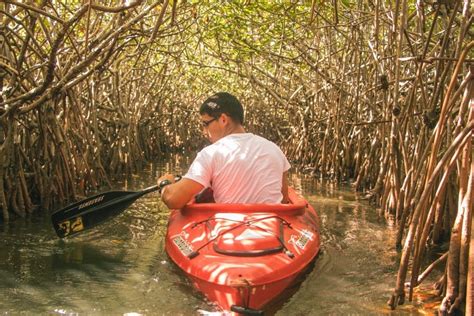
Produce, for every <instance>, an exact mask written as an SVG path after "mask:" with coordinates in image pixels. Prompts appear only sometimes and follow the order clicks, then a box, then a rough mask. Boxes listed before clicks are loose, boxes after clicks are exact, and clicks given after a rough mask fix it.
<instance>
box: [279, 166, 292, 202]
mask: <svg viewBox="0 0 474 316" xmlns="http://www.w3.org/2000/svg"><path fill="white" fill-rule="evenodd" d="M281 194H283V200H281V203H283V204H286V203H289V202H290V198H289V197H288V171H285V172H283V179H282V181H281Z"/></svg>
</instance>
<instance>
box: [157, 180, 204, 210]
mask: <svg viewBox="0 0 474 316" xmlns="http://www.w3.org/2000/svg"><path fill="white" fill-rule="evenodd" d="M164 180H167V181H169V182H170V183H171V184H168V185H165V186H163V187H162V188H161V200H162V201H163V202H164V203H165V204H166V206H168V208H170V209H177V208H182V207H183V206H185V205H186V204H187V203H188V202H189V201H191V199H192V198H193V197H194V195H196V194H198V193H199V192H200V191H201V190H202V189H204V186H203V185H202V184H200V183H198V182H196V181H194V180H190V179H186V178H183V179H181V180H180V181H178V182H176V181H175V176H174V175H172V174H164V175H162V176H161V177H159V178H158V185H160V183H161V182H162V181H164Z"/></svg>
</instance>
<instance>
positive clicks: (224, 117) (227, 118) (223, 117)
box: [221, 113, 231, 124]
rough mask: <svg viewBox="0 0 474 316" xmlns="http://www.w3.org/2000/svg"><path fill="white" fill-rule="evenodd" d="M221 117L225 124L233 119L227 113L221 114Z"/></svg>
mask: <svg viewBox="0 0 474 316" xmlns="http://www.w3.org/2000/svg"><path fill="white" fill-rule="evenodd" d="M221 118H222V123H224V124H228V123H229V122H230V120H231V118H230V116H229V115H227V114H225V113H222V114H221Z"/></svg>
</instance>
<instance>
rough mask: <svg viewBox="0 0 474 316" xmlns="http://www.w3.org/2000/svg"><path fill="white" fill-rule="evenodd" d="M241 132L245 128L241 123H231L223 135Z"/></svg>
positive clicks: (243, 131)
mask: <svg viewBox="0 0 474 316" xmlns="http://www.w3.org/2000/svg"><path fill="white" fill-rule="evenodd" d="M242 133H245V129H244V127H243V126H242V125H240V124H232V125H229V128H228V129H227V130H226V133H225V136H228V135H231V134H242Z"/></svg>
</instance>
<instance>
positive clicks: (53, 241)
mask: <svg viewBox="0 0 474 316" xmlns="http://www.w3.org/2000/svg"><path fill="white" fill-rule="evenodd" d="M185 165H186V162H185V164H184V166H185ZM183 170H185V167H183V168H180V166H179V165H178V166H177V165H176V163H175V162H174V161H169V162H168V163H167V164H163V165H161V166H154V165H150V166H149V168H148V169H147V171H146V173H144V174H143V175H141V176H140V177H136V178H132V179H129V180H127V181H124V182H121V183H119V182H118V183H116V187H115V188H116V189H124V188H125V189H128V190H138V189H142V188H145V187H148V186H150V185H152V184H154V183H155V179H156V178H157V175H158V174H161V173H163V172H175V171H176V173H183ZM291 183H292V185H293V186H294V187H295V188H296V189H297V190H298V191H301V192H303V194H304V195H305V196H306V197H307V198H308V200H309V202H310V203H311V204H312V205H313V206H314V207H315V209H316V210H317V211H318V212H319V214H320V218H321V222H322V236H321V238H322V247H323V248H322V252H321V254H320V255H319V257H318V260H317V261H316V262H315V267H314V269H313V270H312V271H311V272H310V273H309V274H308V275H307V276H306V279H305V281H304V282H303V283H302V285H301V288H300V289H299V290H297V289H294V290H295V291H296V292H295V293H294V295H293V296H291V297H290V298H288V299H287V300H286V301H284V302H283V303H281V304H279V306H278V307H277V310H276V311H275V310H273V311H272V312H271V313H274V312H275V313H276V314H277V315H347V314H350V315H417V314H422V311H420V310H419V309H418V307H420V306H421V305H422V303H421V302H417V303H416V304H415V305H412V304H408V305H406V306H402V307H401V308H398V309H397V310H396V311H390V310H389V309H387V307H386V305H385V302H386V299H387V297H388V293H389V291H390V290H391V289H392V287H393V285H394V278H395V275H396V274H395V272H396V264H397V263H398V254H397V253H396V252H395V250H394V247H393V244H394V238H395V231H394V230H393V227H391V226H387V224H386V223H385V221H384V219H381V218H379V217H378V215H377V212H376V210H375V209H373V208H372V207H371V206H370V205H368V204H367V203H366V201H359V200H358V199H357V198H356V196H355V195H354V194H353V193H352V192H351V190H350V188H348V187H338V186H336V185H334V184H333V183H324V182H318V181H315V180H314V179H312V178H309V177H305V176H303V175H299V174H294V175H292V178H291ZM167 218H168V210H167V209H166V208H165V207H164V206H163V205H162V204H161V203H160V202H159V201H158V198H157V195H156V194H149V195H146V196H144V197H143V198H141V199H140V200H138V201H137V202H136V203H134V204H133V205H132V206H131V207H130V209H129V210H127V211H126V212H124V213H123V214H121V215H120V216H118V217H116V218H114V219H113V220H111V221H108V222H106V223H103V224H102V225H100V226H98V227H97V228H95V229H92V230H91V231H88V232H86V233H84V234H80V235H77V236H76V237H74V238H71V239H69V240H65V241H61V240H58V239H57V237H56V236H55V234H54V231H53V229H52V227H51V224H50V221H49V217H48V216H42V215H41V214H37V215H34V216H32V217H30V218H28V219H26V220H19V221H15V222H12V223H9V224H3V225H2V226H0V238H1V240H2V243H1V244H0V280H1V281H0V295H1V296H2V299H1V300H0V312H1V313H3V314H47V315H55V314H61V315H62V314H64V315H76V314H80V315H110V314H113V315H121V314H127V313H139V314H147V315H195V314H197V310H200V309H201V310H213V307H212V306H211V305H209V304H208V303H207V302H206V301H205V299H204V298H203V297H202V296H201V295H200V294H199V293H197V292H196V291H194V290H193V289H192V287H191V286H190V285H189V282H188V281H187V280H186V278H185V277H184V276H183V275H182V274H181V273H180V271H178V268H176V267H175V266H174V265H173V264H171V263H170V262H169V259H168V257H167V256H166V253H165V251H164V235H165V232H166V224H167ZM282 304H283V306H281V305H282Z"/></svg>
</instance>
